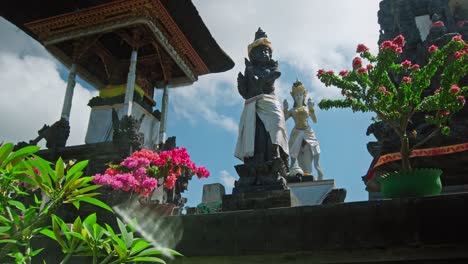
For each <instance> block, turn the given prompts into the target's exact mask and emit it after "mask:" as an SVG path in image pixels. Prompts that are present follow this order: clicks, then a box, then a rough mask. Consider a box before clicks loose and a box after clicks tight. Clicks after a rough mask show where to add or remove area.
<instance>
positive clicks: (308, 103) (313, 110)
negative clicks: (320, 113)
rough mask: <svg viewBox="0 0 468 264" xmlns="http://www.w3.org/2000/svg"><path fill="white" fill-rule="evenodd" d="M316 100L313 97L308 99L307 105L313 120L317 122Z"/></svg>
mask: <svg viewBox="0 0 468 264" xmlns="http://www.w3.org/2000/svg"><path fill="white" fill-rule="evenodd" d="M314 106H315V104H314V102H313V101H312V99H311V98H309V100H307V107H308V108H309V117H310V119H312V122H314V123H317V116H316V115H315V109H314Z"/></svg>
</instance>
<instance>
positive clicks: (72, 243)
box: [41, 214, 180, 264]
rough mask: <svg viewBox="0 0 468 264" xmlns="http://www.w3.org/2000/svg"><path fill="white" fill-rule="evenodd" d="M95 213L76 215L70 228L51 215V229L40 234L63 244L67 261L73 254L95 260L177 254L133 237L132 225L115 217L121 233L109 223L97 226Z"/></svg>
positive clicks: (143, 259)
mask: <svg viewBox="0 0 468 264" xmlns="http://www.w3.org/2000/svg"><path fill="white" fill-rule="evenodd" d="M96 221H97V218H96V214H92V215H90V216H88V217H86V218H85V219H84V220H83V221H81V218H79V217H78V218H76V220H75V221H74V223H73V224H72V225H71V226H70V227H69V226H68V225H67V224H66V223H65V222H64V221H63V220H62V219H60V218H59V217H58V216H55V215H53V216H52V228H51V229H43V230H42V231H41V233H42V234H44V235H46V236H48V237H50V238H52V239H53V240H55V241H57V243H59V245H61V247H62V251H63V253H65V254H66V255H65V258H64V259H63V261H62V262H61V263H66V262H67V261H68V260H69V259H70V258H71V257H72V256H74V255H78V256H90V257H92V259H93V262H92V263H93V264H94V263H100V264H106V263H135V262H156V263H164V261H163V260H162V259H160V258H158V257H156V256H158V255H161V254H171V255H179V256H180V254H179V253H177V252H175V251H173V250H167V249H165V250H159V249H156V248H154V247H153V246H152V245H151V244H150V243H148V242H147V241H145V240H144V239H143V238H138V237H135V231H134V230H133V228H132V226H131V225H126V224H124V223H123V222H122V221H120V219H117V223H118V227H119V231H120V233H116V232H115V231H114V230H113V229H112V227H111V226H109V225H108V224H105V227H103V226H101V225H99V224H98V223H97V222H96Z"/></svg>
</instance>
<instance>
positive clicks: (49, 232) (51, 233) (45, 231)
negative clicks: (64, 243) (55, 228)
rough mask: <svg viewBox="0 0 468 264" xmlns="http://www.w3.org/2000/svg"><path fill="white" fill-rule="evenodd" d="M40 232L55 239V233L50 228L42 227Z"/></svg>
mask: <svg viewBox="0 0 468 264" xmlns="http://www.w3.org/2000/svg"><path fill="white" fill-rule="evenodd" d="M40 233H41V234H43V235H44V236H47V237H50V238H52V239H53V240H57V239H56V238H55V233H54V232H52V230H50V229H42V230H41V232H40Z"/></svg>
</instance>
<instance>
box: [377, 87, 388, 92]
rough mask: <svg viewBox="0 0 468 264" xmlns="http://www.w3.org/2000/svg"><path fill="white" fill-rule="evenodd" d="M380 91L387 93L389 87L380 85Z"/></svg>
mask: <svg viewBox="0 0 468 264" xmlns="http://www.w3.org/2000/svg"><path fill="white" fill-rule="evenodd" d="M379 91H381V92H382V93H385V92H386V91H387V88H385V86H380V87H379Z"/></svg>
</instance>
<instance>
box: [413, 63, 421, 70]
mask: <svg viewBox="0 0 468 264" xmlns="http://www.w3.org/2000/svg"><path fill="white" fill-rule="evenodd" d="M419 68H420V67H419V64H413V67H412V69H413V70H419Z"/></svg>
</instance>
